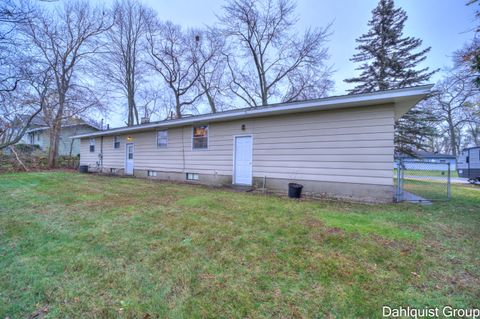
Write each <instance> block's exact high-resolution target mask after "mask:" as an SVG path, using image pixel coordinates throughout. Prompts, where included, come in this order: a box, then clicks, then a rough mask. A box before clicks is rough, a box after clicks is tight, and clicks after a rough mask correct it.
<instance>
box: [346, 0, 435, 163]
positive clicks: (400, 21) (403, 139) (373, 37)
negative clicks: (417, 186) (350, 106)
mask: <svg viewBox="0 0 480 319" xmlns="http://www.w3.org/2000/svg"><path fill="white" fill-rule="evenodd" d="M372 14H373V17H372V19H371V20H370V21H369V22H368V26H369V27H370V30H369V31H368V33H366V34H363V35H361V36H360V37H359V38H358V39H357V40H356V41H357V43H358V46H357V48H356V49H357V51H358V52H357V53H356V54H354V56H353V58H352V59H351V61H353V62H356V63H361V65H360V66H359V67H358V68H357V69H356V70H358V71H361V72H360V75H359V76H357V77H353V78H349V79H346V80H345V82H347V83H353V84H356V86H355V87H354V88H353V89H351V90H349V92H350V93H367V92H373V91H382V90H389V89H398V88H403V87H409V86H414V85H418V84H422V83H425V82H426V81H428V80H429V79H430V77H431V76H432V74H433V73H435V72H436V71H437V70H434V71H430V70H429V68H428V67H426V68H422V69H418V68H417V66H418V65H419V63H421V62H423V61H424V60H425V59H426V54H427V53H428V52H429V51H430V47H428V48H425V49H421V46H422V40H421V39H418V38H414V37H405V36H403V28H404V25H405V21H406V20H407V14H406V13H405V11H404V10H403V9H401V8H395V4H394V1H393V0H380V1H379V3H378V6H377V7H376V8H375V9H374V10H373V11H372ZM431 120H433V118H432V116H431V115H430V114H429V113H428V112H426V111H425V110H423V108H416V109H414V110H411V111H409V112H408V113H407V114H405V116H404V117H403V118H402V119H401V120H400V121H398V122H397V123H396V132H395V142H396V151H397V152H401V153H407V154H412V152H413V150H414V149H424V148H425V147H426V143H424V142H423V141H425V140H426V139H425V137H427V136H429V135H432V134H434V130H433V129H432V126H431V125H429V123H428V122H429V121H431Z"/></svg>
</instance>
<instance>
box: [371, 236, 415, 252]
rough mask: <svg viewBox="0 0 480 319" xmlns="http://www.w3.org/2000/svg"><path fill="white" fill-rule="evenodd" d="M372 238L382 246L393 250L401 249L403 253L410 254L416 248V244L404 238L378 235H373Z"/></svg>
mask: <svg viewBox="0 0 480 319" xmlns="http://www.w3.org/2000/svg"><path fill="white" fill-rule="evenodd" d="M371 238H372V239H373V241H374V242H375V243H377V244H379V245H380V246H382V247H385V248H388V249H392V250H399V251H400V253H401V254H402V255H407V254H410V253H411V252H412V251H413V250H415V245H413V244H412V243H409V242H406V241H404V240H398V239H397V240H393V239H388V238H385V237H381V236H378V235H372V236H371Z"/></svg>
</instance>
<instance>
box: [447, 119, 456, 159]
mask: <svg viewBox="0 0 480 319" xmlns="http://www.w3.org/2000/svg"><path fill="white" fill-rule="evenodd" d="M447 123H448V131H449V133H450V147H451V149H452V155H455V156H457V154H458V152H457V150H458V147H457V133H456V132H455V126H454V125H453V119H452V115H451V113H450V112H448V115H447Z"/></svg>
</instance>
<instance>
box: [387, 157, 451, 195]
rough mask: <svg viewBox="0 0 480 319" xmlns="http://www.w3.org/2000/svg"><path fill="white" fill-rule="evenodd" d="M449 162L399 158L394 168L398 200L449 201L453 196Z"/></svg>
mask: <svg viewBox="0 0 480 319" xmlns="http://www.w3.org/2000/svg"><path fill="white" fill-rule="evenodd" d="M451 174H452V172H451V170H450V164H449V163H439V162H428V161H421V160H404V159H397V160H396V162H395V168H394V180H395V190H396V192H395V193H396V196H395V198H396V201H397V202H402V201H408V202H432V201H447V200H449V199H450V197H451V187H450V182H451Z"/></svg>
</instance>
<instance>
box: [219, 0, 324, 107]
mask: <svg viewBox="0 0 480 319" xmlns="http://www.w3.org/2000/svg"><path fill="white" fill-rule="evenodd" d="M223 10H224V13H223V15H222V16H220V21H221V22H222V24H223V25H224V27H223V31H224V34H225V36H227V37H229V38H230V39H233V40H235V42H234V43H232V46H233V47H232V50H230V53H229V54H228V59H227V62H228V67H229V70H230V74H231V76H232V85H231V89H232V91H233V92H234V93H235V94H236V95H237V96H238V97H239V98H240V99H242V100H243V101H245V102H246V103H247V104H248V105H250V106H252V107H253V106H258V105H267V104H269V102H270V100H271V98H277V99H279V100H280V101H283V102H289V101H292V100H295V99H298V98H300V97H301V96H302V95H304V96H308V97H309V98H311V97H319V96H317V94H324V92H323V90H320V91H319V92H318V91H316V90H311V87H309V85H305V84H309V83H322V82H323V81H322V79H324V78H328V77H329V75H330V74H329V72H326V71H327V69H326V68H325V61H326V60H327V58H328V53H327V49H326V48H325V47H324V45H325V43H326V41H327V39H328V35H329V27H328V26H327V27H326V28H322V29H315V30H312V29H308V30H306V31H305V32H304V34H303V36H298V35H297V34H296V33H295V32H294V28H295V23H296V18H295V15H294V11H295V4H294V3H293V2H292V1H291V0H262V1H255V0H230V1H228V3H227V4H226V5H225V6H224V7H223ZM234 52H241V53H240V54H234ZM310 70H315V71H316V72H315V73H313V74H309V71H310ZM312 76H313V78H312ZM306 79H308V81H306ZM297 80H299V82H297ZM323 84H325V83H323ZM284 92H286V93H284Z"/></svg>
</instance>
